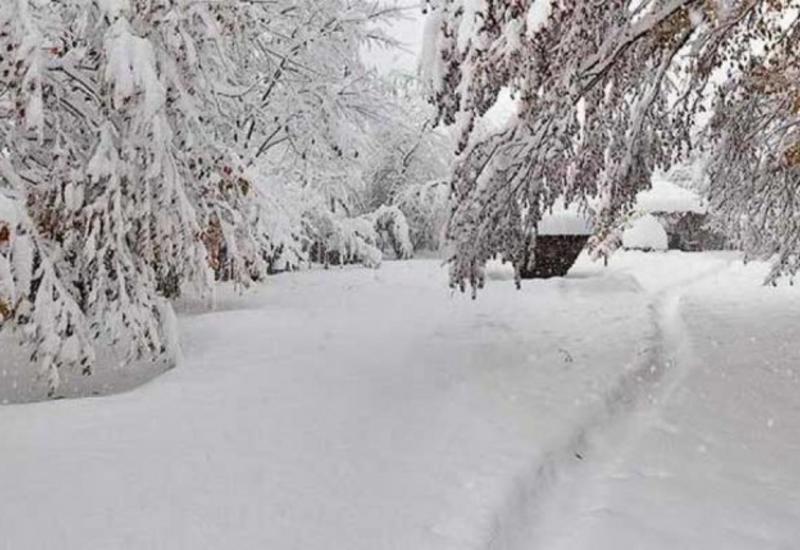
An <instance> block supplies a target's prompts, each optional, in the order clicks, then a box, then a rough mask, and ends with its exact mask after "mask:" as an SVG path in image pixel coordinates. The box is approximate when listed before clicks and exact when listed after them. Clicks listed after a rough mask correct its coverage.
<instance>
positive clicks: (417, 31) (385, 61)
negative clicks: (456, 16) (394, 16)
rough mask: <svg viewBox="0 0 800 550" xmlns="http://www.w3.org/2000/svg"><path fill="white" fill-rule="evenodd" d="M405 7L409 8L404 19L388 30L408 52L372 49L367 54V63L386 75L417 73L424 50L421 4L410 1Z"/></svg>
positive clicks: (423, 18)
mask: <svg viewBox="0 0 800 550" xmlns="http://www.w3.org/2000/svg"><path fill="white" fill-rule="evenodd" d="M403 5H404V6H408V9H406V10H405V15H404V18H403V19H398V20H396V21H395V23H394V25H392V27H391V28H390V29H387V30H388V32H389V34H391V35H392V36H393V37H394V38H396V39H397V40H399V41H400V42H402V43H403V45H404V49H405V50H406V51H388V50H386V49H383V48H371V49H369V50H368V51H367V52H366V53H365V58H366V61H367V63H368V64H370V65H371V66H373V67H375V68H377V69H378V70H379V71H381V72H382V73H385V74H388V73H390V72H392V71H401V72H404V73H410V74H416V72H417V58H418V57H419V53H420V51H421V50H422V27H423V21H424V20H425V16H424V15H423V14H422V8H421V7H420V4H419V2H412V1H409V2H407V3H405V4H403Z"/></svg>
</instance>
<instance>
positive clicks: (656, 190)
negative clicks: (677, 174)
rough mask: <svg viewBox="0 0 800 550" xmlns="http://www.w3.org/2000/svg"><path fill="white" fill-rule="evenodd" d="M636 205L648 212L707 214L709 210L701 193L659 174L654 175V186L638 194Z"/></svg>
mask: <svg viewBox="0 0 800 550" xmlns="http://www.w3.org/2000/svg"><path fill="white" fill-rule="evenodd" d="M636 207H637V209H639V210H642V211H644V212H648V213H654V212H666V213H673V212H693V213H695V214H705V213H706V212H707V211H708V209H707V207H706V204H705V202H704V201H703V199H702V198H701V197H700V195H698V194H697V193H695V192H694V191H691V190H689V189H685V188H683V187H680V186H678V185H675V184H674V183H672V182H671V181H669V180H667V179H665V178H664V177H663V176H658V175H654V176H653V186H652V188H650V189H648V190H647V191H641V192H640V193H639V194H638V195H636Z"/></svg>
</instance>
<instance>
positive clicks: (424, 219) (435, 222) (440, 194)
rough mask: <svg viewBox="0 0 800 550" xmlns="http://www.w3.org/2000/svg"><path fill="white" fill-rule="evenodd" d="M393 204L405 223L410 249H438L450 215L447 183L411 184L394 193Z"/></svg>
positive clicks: (438, 181)
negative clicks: (409, 238) (400, 211)
mask: <svg viewBox="0 0 800 550" xmlns="http://www.w3.org/2000/svg"><path fill="white" fill-rule="evenodd" d="M393 204H394V205H395V206H397V207H398V208H399V209H400V210H402V211H403V213H404V214H405V216H406V219H407V220H408V226H409V232H410V237H411V243H412V245H413V247H414V250H439V249H440V248H441V247H442V245H443V244H444V234H445V227H446V225H447V220H448V218H449V216H450V210H451V208H452V204H451V202H450V182H448V181H445V180H434V181H428V182H424V183H411V184H408V185H406V186H404V187H402V188H401V189H399V190H398V191H397V193H396V194H395V196H394V200H393Z"/></svg>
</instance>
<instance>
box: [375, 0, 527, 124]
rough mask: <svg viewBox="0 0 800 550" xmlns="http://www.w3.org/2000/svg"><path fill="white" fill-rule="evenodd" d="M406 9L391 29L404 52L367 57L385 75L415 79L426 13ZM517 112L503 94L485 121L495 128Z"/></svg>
mask: <svg viewBox="0 0 800 550" xmlns="http://www.w3.org/2000/svg"><path fill="white" fill-rule="evenodd" d="M540 3H542V2H540ZM403 5H404V6H408V9H407V10H405V15H404V17H403V18H402V19H398V20H396V21H395V22H394V24H393V25H392V27H391V28H389V29H387V31H388V32H389V34H390V35H391V36H393V37H394V38H396V39H397V40H398V41H400V42H401V43H402V44H403V50H387V49H383V48H371V49H369V50H367V51H366V52H365V54H364V58H365V60H366V62H367V64H368V65H370V66H373V67H375V68H376V69H378V70H379V71H380V72H381V73H383V74H389V73H391V72H393V71H399V72H402V73H407V74H411V75H415V74H416V73H417V63H418V59H419V54H420V52H421V51H422V37H423V28H424V21H425V15H423V13H422V7H421V5H422V4H421V2H417V1H414V0H409V1H408V2H407V3H405V4H403ZM514 109H515V104H514V101H513V100H512V99H511V98H510V97H509V95H508V94H507V93H503V94H501V95H500V97H499V98H498V101H497V104H495V106H494V107H493V108H492V109H491V110H490V111H489V112H488V113H486V116H485V118H486V120H487V122H489V124H490V125H492V126H494V125H502V124H503V123H504V122H505V121H507V120H508V118H509V117H510V116H511V114H512V113H513V112H514Z"/></svg>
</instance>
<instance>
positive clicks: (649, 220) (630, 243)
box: [622, 214, 668, 251]
mask: <svg viewBox="0 0 800 550" xmlns="http://www.w3.org/2000/svg"><path fill="white" fill-rule="evenodd" d="M622 246H623V247H624V248H627V249H629V250H662V251H663V250H666V249H667V248H668V238H667V232H666V230H665V229H664V226H663V225H661V222H659V221H658V220H657V219H656V218H655V217H654V216H652V215H651V214H644V215H642V216H639V217H637V218H634V219H633V220H632V221H631V222H630V225H629V226H628V227H626V228H625V229H624V231H623V232H622Z"/></svg>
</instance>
